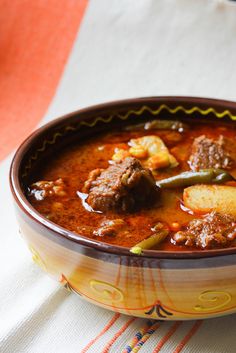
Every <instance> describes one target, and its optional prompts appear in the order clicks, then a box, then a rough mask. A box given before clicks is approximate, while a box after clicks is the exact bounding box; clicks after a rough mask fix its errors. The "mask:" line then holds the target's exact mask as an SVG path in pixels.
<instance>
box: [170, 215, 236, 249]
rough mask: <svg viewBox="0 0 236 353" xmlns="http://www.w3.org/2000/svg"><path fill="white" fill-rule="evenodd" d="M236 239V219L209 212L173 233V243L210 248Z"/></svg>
mask: <svg viewBox="0 0 236 353" xmlns="http://www.w3.org/2000/svg"><path fill="white" fill-rule="evenodd" d="M235 239H236V219H235V218H234V217H233V216H230V215H222V214H219V213H216V212H211V213H209V214H208V215H206V216H205V217H203V218H199V219H194V220H192V221H191V222H190V223H189V224H188V226H187V227H186V229H185V230H184V231H179V232H177V233H175V234H174V236H173V238H172V240H173V242H174V243H175V244H178V245H186V246H196V247H198V248H202V249H212V248H217V247H218V248H219V247H224V246H228V245H229V244H230V243H231V242H233V241H234V240H235Z"/></svg>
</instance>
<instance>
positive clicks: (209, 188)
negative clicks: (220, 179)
mask: <svg viewBox="0 0 236 353" xmlns="http://www.w3.org/2000/svg"><path fill="white" fill-rule="evenodd" d="M183 200H184V205H185V206H186V207H187V208H189V209H190V210H192V211H194V212H196V213H207V212H210V211H216V212H219V213H223V214H230V215H233V216H236V187H233V186H226V185H194V186H190V187H188V188H186V189H184V194H183Z"/></svg>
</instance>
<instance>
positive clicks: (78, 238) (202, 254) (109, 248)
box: [9, 96, 236, 260]
mask: <svg viewBox="0 0 236 353" xmlns="http://www.w3.org/2000/svg"><path fill="white" fill-rule="evenodd" d="M144 102H145V103H148V102H150V103H154V102H157V103H158V102H162V103H163V102H164V103H168V102H169V103H172V104H173V103H182V104H183V103H187V104H198V103H201V104H206V105H207V104H211V105H213V106H216V105H219V106H220V107H222V108H226V109H227V110H228V109H230V108H232V109H234V110H235V111H236V103H235V102H232V101H229V100H222V99H214V98H203V97H191V96H152V97H140V98H129V99H122V100H114V101H111V102H105V103H101V104H96V105H92V106H89V107H86V108H82V109H79V110H76V111H73V112H71V113H69V114H65V115H63V116H61V117H59V118H56V119H54V120H52V121H50V122H48V123H46V124H43V125H42V126H41V127H39V128H37V129H36V130H34V131H33V132H32V133H31V134H30V135H29V136H28V137H27V138H26V139H24V140H23V142H22V143H21V144H20V146H19V147H18V148H17V150H16V152H15V154H14V156H13V159H12V162H11V166H10V172H9V183H10V189H11V193H12V195H13V198H14V200H15V202H16V204H17V205H18V207H19V208H20V209H21V210H22V211H23V213H24V214H26V215H27V216H28V217H29V218H30V219H31V220H32V221H34V222H36V223H37V224H40V225H41V226H43V227H44V228H45V229H46V230H49V231H51V232H53V233H54V234H56V235H57V236H60V237H63V238H66V239H67V240H69V241H71V242H73V243H76V244H79V245H81V246H84V247H88V248H92V249H93V250H95V251H99V252H105V253H108V254H113V255H118V256H126V257H127V256H128V257H136V258H139V259H140V258H142V259H144V260H145V259H150V258H151V259H156V260H158V259H184V260H192V259H197V258H203V259H204V258H209V257H217V256H225V255H232V254H236V247H234V248H232V247H231V248H225V249H215V250H194V251H177V252H174V251H164V250H144V251H143V254H142V255H141V256H140V255H136V254H132V253H131V252H130V251H129V248H127V247H123V246H119V245H114V244H107V243H104V242H101V241H96V240H93V239H90V238H86V237H84V236H82V235H79V234H77V233H74V232H72V231H69V230H67V229H66V228H63V227H61V226H59V225H57V224H56V223H53V222H51V221H50V220H48V219H47V218H46V217H44V216H42V215H41V214H40V213H39V212H38V211H37V210H36V209H35V208H34V207H33V206H32V205H31V204H30V202H29V201H28V200H27V198H26V196H25V195H24V192H23V190H22V188H21V185H20V177H18V175H19V167H20V164H21V162H22V159H23V157H24V154H25V153H26V152H27V151H28V149H29V147H30V145H31V143H32V142H33V141H35V140H36V139H37V138H38V137H39V136H40V135H41V134H42V133H43V132H45V131H46V130H48V129H51V128H52V127H55V126H57V125H58V124H59V123H60V122H62V121H65V120H67V119H68V118H73V117H74V116H77V115H78V114H82V113H83V114H86V113H91V112H92V111H97V110H98V111H99V110H103V109H108V108H112V107H114V106H119V107H122V106H126V105H127V106H128V105H129V104H135V103H137V104H138V103H144Z"/></svg>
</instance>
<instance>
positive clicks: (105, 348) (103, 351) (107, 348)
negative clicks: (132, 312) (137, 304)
mask: <svg viewBox="0 0 236 353" xmlns="http://www.w3.org/2000/svg"><path fill="white" fill-rule="evenodd" d="M136 319H137V318H136V317H132V318H131V319H129V320H128V321H127V322H126V323H125V324H124V325H123V326H122V327H121V328H120V329H119V331H117V332H116V334H115V335H114V336H113V337H112V339H111V340H110V341H109V342H108V343H107V344H106V346H105V347H104V349H103V350H102V352H101V353H108V352H109V350H110V348H111V346H112V345H113V344H114V343H115V341H116V340H117V339H118V338H119V337H120V336H121V335H122V333H124V332H125V331H126V329H127V328H128V327H129V326H130V325H131V324H132V323H133V322H134V321H135V320H136Z"/></svg>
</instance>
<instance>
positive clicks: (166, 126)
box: [125, 120, 188, 132]
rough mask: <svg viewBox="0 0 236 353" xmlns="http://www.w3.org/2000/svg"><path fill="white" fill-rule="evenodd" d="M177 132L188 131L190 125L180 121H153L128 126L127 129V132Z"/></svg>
mask: <svg viewBox="0 0 236 353" xmlns="http://www.w3.org/2000/svg"><path fill="white" fill-rule="evenodd" d="M143 129H144V130H176V131H179V132H183V131H185V130H187V129H188V125H187V124H184V123H182V122H181V121H178V120H152V121H148V122H146V123H140V124H136V125H128V126H126V127H125V130H126V131H138V130H143Z"/></svg>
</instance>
